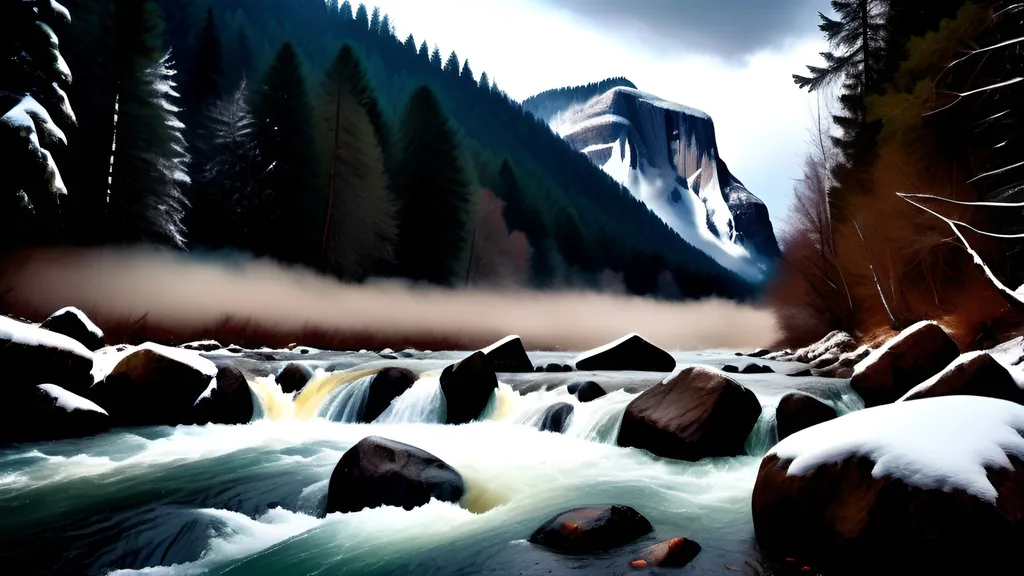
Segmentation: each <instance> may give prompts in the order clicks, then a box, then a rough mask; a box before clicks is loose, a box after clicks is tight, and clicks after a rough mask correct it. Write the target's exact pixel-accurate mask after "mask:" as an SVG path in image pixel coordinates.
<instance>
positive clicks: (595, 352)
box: [572, 332, 654, 366]
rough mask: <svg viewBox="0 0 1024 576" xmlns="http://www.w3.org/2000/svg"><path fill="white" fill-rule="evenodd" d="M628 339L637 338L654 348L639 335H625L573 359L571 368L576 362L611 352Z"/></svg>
mask: <svg viewBox="0 0 1024 576" xmlns="http://www.w3.org/2000/svg"><path fill="white" fill-rule="evenodd" d="M630 338H639V339H641V340H643V341H644V342H647V343H648V344H650V345H651V346H654V344H651V343H650V342H649V341H648V340H646V339H644V337H643V336H641V335H639V334H637V333H635V332H634V333H632V334H627V335H625V336H623V337H622V338H619V339H618V340H616V341H614V342H609V343H607V344H605V345H604V346H598V347H597V348H593V349H591V350H587V351H586V352H583V353H581V354H580V355H579V356H577V357H576V358H574V359H573V361H572V364H573V366H575V365H576V363H577V362H582V361H584V360H586V359H587V358H590V357H592V356H597V355H598V354H601V353H603V352H607V351H608V350H611V349H612V348H615V347H616V346H618V345H620V344H622V343H623V342H625V341H626V340H629V339H630Z"/></svg>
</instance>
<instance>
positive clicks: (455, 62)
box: [444, 50, 459, 78]
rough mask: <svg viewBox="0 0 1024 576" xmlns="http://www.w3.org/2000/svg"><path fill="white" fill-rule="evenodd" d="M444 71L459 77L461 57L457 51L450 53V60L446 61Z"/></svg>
mask: <svg viewBox="0 0 1024 576" xmlns="http://www.w3.org/2000/svg"><path fill="white" fill-rule="evenodd" d="M444 72H445V74H448V75H449V76H451V77H453V78H458V77H459V57H458V56H456V55H455V51H454V50H452V53H451V54H449V55H448V60H447V61H446V62H445V63H444Z"/></svg>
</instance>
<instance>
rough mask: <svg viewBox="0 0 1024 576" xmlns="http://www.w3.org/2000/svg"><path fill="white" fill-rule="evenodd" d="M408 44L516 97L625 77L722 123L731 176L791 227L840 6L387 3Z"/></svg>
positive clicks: (648, 0) (577, 0)
mask: <svg viewBox="0 0 1024 576" xmlns="http://www.w3.org/2000/svg"><path fill="white" fill-rule="evenodd" d="M376 4H378V5H379V6H380V7H381V9H382V10H383V11H384V12H385V13H387V14H389V15H390V16H391V18H392V21H393V22H394V23H395V27H396V29H397V33H398V35H399V37H400V38H403V39H404V38H405V37H406V36H407V35H408V34H409V33H412V34H413V35H414V36H415V38H416V41H417V43H419V42H420V41H422V40H427V41H428V43H430V44H431V46H433V45H434V44H437V45H438V46H439V47H440V49H441V52H442V54H444V55H447V54H448V53H449V52H451V51H452V50H455V51H456V53H457V54H458V55H459V58H460V60H464V59H466V58H468V59H469V61H470V66H471V67H472V69H473V70H474V71H475V72H476V73H477V74H479V73H480V72H481V71H487V73H488V74H489V75H490V76H491V77H492V78H493V79H495V80H496V81H497V82H498V84H499V86H500V87H501V88H502V89H503V90H505V91H506V92H507V93H508V94H509V95H510V96H512V97H513V98H515V99H517V100H523V99H525V98H527V97H529V96H531V95H533V94H536V93H537V92H541V91H544V90H547V89H549V88H557V87H561V86H569V85H578V84H586V83H588V82H593V81H596V80H601V79H604V78H608V77H612V76H625V77H626V78H629V79H630V80H632V81H633V82H634V83H635V84H636V85H637V86H638V87H639V88H640V89H641V90H645V91H647V92H652V93H654V94H656V95H658V96H660V97H662V98H665V99H667V100H672V101H676V102H679V103H681V104H686V105H689V106H693V107H696V108H700V109H702V110H704V111H705V112H708V113H709V114H711V116H712V118H713V119H714V121H715V126H716V130H717V134H718V144H719V149H720V151H721V154H722V157H723V158H724V159H725V160H726V161H727V162H728V163H729V168H730V169H731V170H732V171H733V172H734V173H735V174H736V175H737V176H738V177H739V178H740V179H741V180H742V181H743V182H744V184H746V185H747V187H748V188H749V189H750V190H751V192H753V193H754V194H756V195H758V196H759V197H760V198H761V199H763V200H764V201H765V203H766V204H768V208H769V210H770V212H771V214H772V219H773V221H775V222H776V225H777V226H778V225H780V224H782V221H783V220H784V218H785V214H786V212H787V210H788V207H789V203H790V200H791V198H792V190H793V180H794V179H796V178H798V177H799V176H800V165H801V159H802V157H803V154H804V150H805V149H806V141H807V139H808V129H809V127H810V126H811V125H812V124H813V115H814V114H815V113H816V110H817V107H818V103H817V97H816V96H814V95H808V94H806V93H805V92H802V91H800V90H799V89H798V88H797V87H796V86H795V85H794V84H793V81H792V79H791V75H792V74H793V73H800V72H803V71H804V65H805V64H809V63H816V62H818V61H819V60H820V58H819V56H818V53H819V52H821V51H823V50H824V49H825V45H824V42H823V41H822V40H821V38H820V35H819V34H818V31H817V22H818V19H817V12H818V11H819V10H822V11H825V10H828V0H501V1H498V0H376Z"/></svg>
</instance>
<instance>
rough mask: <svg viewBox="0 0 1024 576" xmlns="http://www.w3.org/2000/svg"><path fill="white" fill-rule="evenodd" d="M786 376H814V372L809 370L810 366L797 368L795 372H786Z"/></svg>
mask: <svg viewBox="0 0 1024 576" xmlns="http://www.w3.org/2000/svg"><path fill="white" fill-rule="evenodd" d="M786 376H789V377H792V378H807V377H809V376H814V372H813V371H811V369H810V368H804V369H803V370H797V371H796V372H790V373H788V374H786Z"/></svg>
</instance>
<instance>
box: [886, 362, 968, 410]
mask: <svg viewBox="0 0 1024 576" xmlns="http://www.w3.org/2000/svg"><path fill="white" fill-rule="evenodd" d="M982 354H985V352H983V351H978V352H968V353H967V354H961V355H960V357H959V358H957V359H956V360H954V361H953V362H952V363H951V364H950V365H949V366H947V367H946V368H945V369H944V370H943V371H942V372H939V373H938V374H936V375H935V376H932V377H931V378H929V379H927V380H925V381H924V382H921V383H920V384H918V385H917V386H914V387H913V388H911V389H910V391H909V392H907V393H906V394H904V395H903V396H901V397H900V399H899V400H897V402H903V401H905V400H906V399H907V398H908V397H910V396H912V395H914V394H917V393H919V392H922V391H924V390H927V389H929V388H931V387H932V386H934V385H935V383H936V382H938V381H939V380H941V379H942V377H943V376H945V375H946V374H947V373H949V372H950V371H952V370H953V369H954V368H956V367H957V366H960V365H961V364H965V363H967V362H970V361H971V360H974V359H975V358H977V357H978V356H981V355H982Z"/></svg>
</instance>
